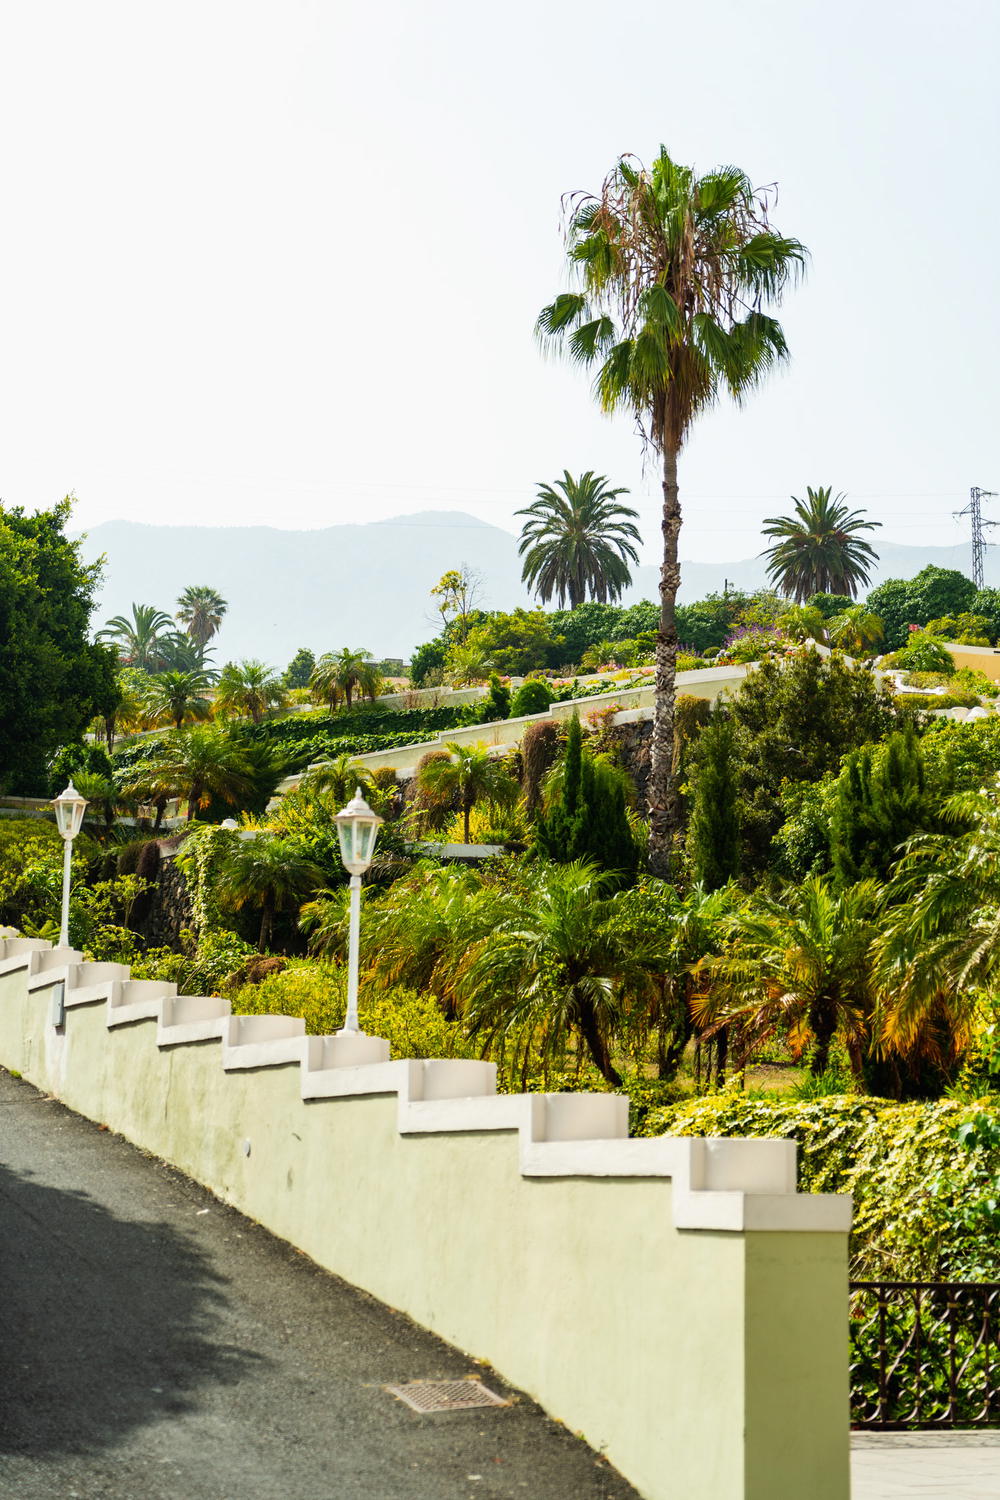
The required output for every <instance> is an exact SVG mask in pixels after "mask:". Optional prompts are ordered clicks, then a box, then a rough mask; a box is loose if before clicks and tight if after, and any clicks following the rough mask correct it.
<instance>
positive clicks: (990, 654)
mask: <svg viewBox="0 0 1000 1500" xmlns="http://www.w3.org/2000/svg"><path fill="white" fill-rule="evenodd" d="M945 645H946V646H947V648H948V650H949V651H950V652H951V654H952V656H953V658H954V661H955V666H956V667H971V668H972V669H973V671H974V672H985V674H986V676H987V677H989V678H991V679H992V680H993V681H994V682H1000V650H997V649H996V648H995V647H993V646H956V645H953V644H952V643H951V642H948V641H946V642H945Z"/></svg>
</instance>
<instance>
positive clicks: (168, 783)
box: [124, 724, 256, 821]
mask: <svg viewBox="0 0 1000 1500" xmlns="http://www.w3.org/2000/svg"><path fill="white" fill-rule="evenodd" d="M124 790H125V791H126V792H129V791H130V792H134V793H138V794H139V795H147V796H149V797H150V798H151V800H153V801H158V800H159V799H161V798H163V797H181V798H183V799H185V800H186V801H187V804H188V814H187V815H188V820H189V821H190V820H191V819H192V818H194V817H195V816H196V815H197V813H198V812H199V810H200V809H201V808H203V807H207V806H208V804H209V802H210V801H211V800H212V798H213V797H218V798H219V799H220V801H222V802H228V803H229V804H230V806H232V807H239V806H240V805H241V803H245V802H246V801H247V800H249V799H250V798H251V797H252V796H253V795H254V792H255V790H256V787H255V783H254V766H253V764H252V762H251V760H250V758H249V756H248V755H247V753H246V751H245V750H244V748H243V747H242V746H241V745H240V744H239V743H238V742H237V741H236V740H234V739H233V738H232V736H231V735H229V734H227V733H226V732H225V731H224V730H222V729H220V728H219V727H218V726H217V725H215V724H196V725H195V726H194V727H193V728H191V729H175V730H172V731H171V732H170V734H168V735H166V736H165V737H164V739H163V740H162V742H161V744H160V746H159V748H158V751H157V754H156V756H155V757H154V758H153V759H152V760H151V761H149V762H147V763H146V764H145V765H143V766H141V767H139V768H137V772H136V776H135V778H134V779H133V781H132V782H130V784H129V786H128V787H126V788H124Z"/></svg>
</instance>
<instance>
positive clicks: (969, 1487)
mask: <svg viewBox="0 0 1000 1500" xmlns="http://www.w3.org/2000/svg"><path fill="white" fill-rule="evenodd" d="M0 1288H2V1296H0V1500H276V1497H284V1496H288V1497H289V1500H467V1497H468V1500H638V1496H637V1495H636V1492H635V1491H634V1490H633V1489H632V1488H631V1486H630V1485H628V1484H626V1483H625V1481H624V1480H623V1479H622V1478H621V1477H620V1475H618V1474H616V1473H615V1472H614V1470H613V1469H610V1468H609V1467H608V1466H607V1465H606V1464H605V1463H604V1462H603V1461H602V1460H601V1459H600V1458H599V1457H598V1456H597V1455H596V1454H594V1453H593V1452H592V1451H591V1450H590V1449H589V1448H587V1447H586V1446H585V1445H584V1444H583V1443H581V1442H579V1441H578V1440H577V1439H576V1438H574V1437H572V1436H571V1435H570V1434H569V1433H568V1432H567V1431H566V1430H565V1429H564V1428H563V1427H561V1426H560V1425H559V1424H558V1423H556V1422H552V1421H550V1420H549V1419H548V1418H547V1417H546V1416H545V1415H544V1413H542V1412H541V1411H539V1410H538V1408H537V1407H535V1406H533V1405H532V1403H531V1402H529V1401H527V1400H525V1399H524V1398H523V1397H517V1396H516V1393H510V1392H508V1393H507V1394H513V1395H514V1396H515V1404H514V1405H512V1406H511V1407H508V1408H503V1409H496V1410H491V1411H487V1412H478V1411H464V1412H455V1413H452V1414H450V1415H438V1416H417V1415H416V1414H414V1413H411V1412H409V1411H408V1410H407V1409H406V1408H405V1407H404V1406H402V1405H401V1404H400V1403H399V1402H398V1401H396V1400H395V1399H394V1398H393V1397H392V1396H390V1395H388V1394H387V1393H386V1392H385V1391H384V1390H383V1389H382V1387H383V1386H384V1385H386V1384H388V1383H390V1382H399V1381H406V1380H415V1379H421V1378H439V1379H440V1378H445V1379H448V1378H450V1379H454V1378H456V1377H461V1376H463V1375H469V1374H482V1373H483V1372H482V1371H478V1370H476V1369H475V1368H474V1367H470V1361H469V1360H468V1359H467V1358H465V1356H463V1355H461V1354H459V1353H458V1352H457V1351H456V1350H454V1349H452V1348H449V1347H448V1345H446V1344H443V1343H441V1342H440V1341H439V1340H437V1339H435V1338H433V1337H432V1336H431V1335H430V1334H427V1333H425V1332H423V1331H422V1330H421V1329H419V1328H417V1327H416V1326H415V1325H414V1324H413V1323H411V1322H410V1321H409V1320H408V1319H407V1318H404V1317H402V1316H399V1315H398V1314H395V1313H393V1312H392V1311H390V1310H389V1309H388V1308H386V1307H383V1306H382V1304H381V1303H378V1302H375V1301H373V1300H372V1299H371V1298H369V1297H366V1296H364V1295H363V1294H362V1293H360V1292H357V1291H355V1290H354V1289H353V1288H352V1287H349V1286H347V1285H345V1284H344V1283H343V1282H341V1281H338V1280H337V1279H336V1278H335V1277H333V1276H328V1275H327V1274H326V1273H325V1272H323V1271H321V1270H319V1269H318V1267H316V1266H314V1265H313V1264H312V1262H311V1261H309V1260H307V1259H306V1258H305V1257H304V1256H302V1255H299V1254H298V1253H297V1252H296V1251H294V1250H292V1249H291V1248H290V1247H289V1246H287V1245H285V1244H283V1243H282V1242H281V1241H280V1240H276V1239H275V1238H274V1237H273V1236H271V1235H269V1234H268V1233H266V1231H264V1230H262V1229H259V1228H258V1227H257V1226H256V1225H254V1224H251V1223H250V1222H249V1221H248V1220H246V1219H244V1218H242V1217H241V1216H240V1215H239V1214H237V1213H234V1212H233V1211H232V1210H230V1209H226V1208H223V1207H222V1206H221V1205H220V1204H219V1203H218V1202H216V1200H215V1199H214V1198H212V1197H211V1196H210V1195H209V1194H208V1193H205V1192H203V1191H202V1190H201V1189H200V1188H198V1187H196V1186H195V1185H194V1184H193V1183H191V1182H189V1181H188V1180H187V1178H185V1177H182V1176H181V1175H180V1174H179V1173H177V1172H173V1171H171V1169H170V1168H168V1167H165V1166H163V1165H162V1163H160V1162H157V1161H155V1160H154V1159H152V1158H150V1157H147V1156H144V1155H143V1154H142V1153H141V1152H139V1151H136V1150H135V1149H134V1148H133V1147H131V1146H129V1145H127V1144H126V1143H125V1142H124V1141H122V1140H120V1139H118V1138H117V1137H115V1136H110V1135H108V1134H107V1132H106V1131H102V1130H101V1129H99V1128H98V1127H97V1126H95V1125H92V1124H90V1123H89V1122H88V1121H86V1120H82V1119H80V1118H79V1117H78V1116H77V1115H73V1114H71V1113H70V1112H69V1111H68V1110H65V1109H63V1108H62V1106H61V1105H59V1104H57V1103H55V1102H54V1101H53V1100H50V1099H46V1098H45V1097H44V1096H43V1095H41V1094H39V1093H38V1092H37V1091H36V1090H35V1089H33V1088H31V1087H30V1086H29V1085H28V1084H25V1083H21V1082H18V1081H17V1080H15V1079H13V1078H11V1077H10V1076H9V1074H7V1073H4V1072H3V1071H2V1070H0ZM484 1379H485V1380H486V1383H487V1384H488V1385H490V1386H491V1387H492V1388H493V1389H495V1390H499V1391H504V1389H505V1388H504V1386H503V1384H502V1382H500V1381H499V1380H497V1379H496V1378H495V1377H493V1376H492V1375H490V1374H488V1373H487V1374H486V1375H485V1376H484ZM992 1436H993V1435H989V1436H988V1437H987V1438H985V1439H984V1438H983V1437H981V1436H980V1435H970V1438H969V1439H966V1440H964V1441H963V1438H962V1436H961V1435H958V1434H956V1435H954V1436H953V1437H951V1438H950V1439H949V1440H948V1441H949V1446H947V1447H943V1446H940V1444H941V1443H942V1441H943V1439H942V1438H941V1437H940V1436H937V1435H935V1437H934V1439H933V1440H932V1441H933V1442H934V1443H936V1444H938V1445H939V1446H928V1439H926V1438H920V1439H918V1440H917V1442H918V1443H919V1444H920V1446H916V1447H915V1446H912V1442H913V1440H912V1439H911V1438H909V1437H908V1436H906V1435H903V1436H899V1437H897V1436H895V1435H893V1436H888V1437H885V1436H883V1435H881V1434H879V1435H877V1436H872V1437H869V1436H867V1435H863V1436H861V1437H860V1438H858V1439H857V1440H856V1449H855V1452H854V1455H853V1473H854V1496H853V1500H896V1497H902V1496H912V1497H914V1500H919V1497H925V1496H940V1497H947V1500H1000V1446H996V1447H986V1446H983V1444H984V1442H989V1441H990V1440H991V1439H992ZM968 1441H971V1442H972V1443H973V1444H974V1445H975V1446H972V1447H970V1446H966V1445H965V1444H966V1443H967V1442H968ZM996 1441H997V1443H998V1444H1000V1434H998V1435H997V1437H996ZM679 1500H681V1497H679ZM804 1500H805V1497H804Z"/></svg>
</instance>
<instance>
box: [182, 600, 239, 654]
mask: <svg viewBox="0 0 1000 1500" xmlns="http://www.w3.org/2000/svg"><path fill="white" fill-rule="evenodd" d="M228 608H229V605H228V604H227V603H226V601H225V599H223V597H222V595H221V594H220V593H219V592H218V591H217V590H216V589H212V588H209V587H208V586H207V585H206V584H200V585H199V584H194V585H191V586H190V587H188V588H186V589H185V590H184V592H183V593H182V594H181V596H180V598H179V599H178V601H177V619H178V620H180V622H181V624H182V625H186V626H187V633H188V635H189V636H190V637H191V638H192V640H194V641H196V642H197V643H198V645H199V646H200V647H201V649H202V650H203V651H204V649H205V647H206V646H207V645H208V643H209V641H210V640H211V639H212V637H213V635H215V633H216V631H217V630H218V628H219V626H220V625H221V624H222V621H223V619H224V618H225V614H226V610H227V609H228Z"/></svg>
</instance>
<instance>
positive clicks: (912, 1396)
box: [851, 1281, 1000, 1428]
mask: <svg viewBox="0 0 1000 1500" xmlns="http://www.w3.org/2000/svg"><path fill="white" fill-rule="evenodd" d="M851 1420H852V1422H853V1425H854V1426H855V1427H868V1428H871V1427H883V1428H914V1427H923V1428H934V1427H996V1426H1000V1282H992V1281H976V1282H973V1281H853V1282H852V1283H851Z"/></svg>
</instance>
